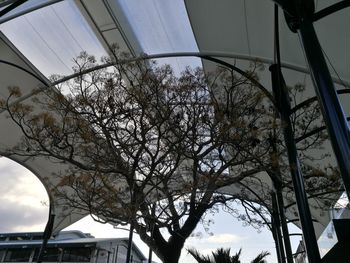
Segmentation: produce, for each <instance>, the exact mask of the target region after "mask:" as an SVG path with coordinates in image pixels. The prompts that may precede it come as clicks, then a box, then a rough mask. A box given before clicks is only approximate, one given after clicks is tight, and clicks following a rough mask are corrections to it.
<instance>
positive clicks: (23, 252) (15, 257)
mask: <svg viewBox="0 0 350 263" xmlns="http://www.w3.org/2000/svg"><path fill="white" fill-rule="evenodd" d="M31 253H32V249H31V248H13V249H9V250H7V253H6V256H5V260H4V261H6V262H28V261H29V258H30V254H31Z"/></svg>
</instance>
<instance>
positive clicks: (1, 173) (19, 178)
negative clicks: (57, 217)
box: [0, 158, 48, 232]
mask: <svg viewBox="0 0 350 263" xmlns="http://www.w3.org/2000/svg"><path fill="white" fill-rule="evenodd" d="M0 179H1V184H0V192H1V195H0V203H1V205H0V222H1V226H0V232H13V231H34V230H35V231H43V229H44V227H45V223H46V220H47V214H48V207H47V206H44V205H43V204H42V202H43V201H46V200H48V197H47V194H46V191H45V188H44V187H43V185H42V184H41V182H40V181H39V180H38V178H36V177H35V175H34V174H33V173H31V172H30V171H29V170H27V169H26V168H24V167H23V166H21V165H19V164H16V163H15V162H13V161H11V160H9V159H7V158H0Z"/></svg>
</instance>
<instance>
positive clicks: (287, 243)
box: [276, 189, 293, 263]
mask: <svg viewBox="0 0 350 263" xmlns="http://www.w3.org/2000/svg"><path fill="white" fill-rule="evenodd" d="M276 190H277V191H276V198H277V207H278V214H279V216H280V220H281V227H282V234H283V241H284V248H285V250H286V257H287V262H288V263H293V252H292V246H291V244H290V238H289V230H288V225H287V219H286V215H285V213H284V204H283V196H282V192H281V189H276Z"/></svg>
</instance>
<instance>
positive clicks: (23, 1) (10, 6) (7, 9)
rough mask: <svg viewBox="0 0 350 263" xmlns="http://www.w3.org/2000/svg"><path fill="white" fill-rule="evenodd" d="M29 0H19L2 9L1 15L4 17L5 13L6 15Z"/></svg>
mask: <svg viewBox="0 0 350 263" xmlns="http://www.w3.org/2000/svg"><path fill="white" fill-rule="evenodd" d="M27 1H28V0H17V1H16V2H14V3H13V4H11V5H9V6H7V7H5V8H4V9H2V10H1V11H0V17H2V16H3V15H6V14H7V13H9V12H11V11H12V10H13V9H15V8H16V7H18V6H20V5H21V4H23V3H25V2H27Z"/></svg>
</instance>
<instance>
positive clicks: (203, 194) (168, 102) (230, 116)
mask: <svg viewBox="0 0 350 263" xmlns="http://www.w3.org/2000/svg"><path fill="white" fill-rule="evenodd" d="M75 62H76V66H75V67H74V70H75V72H77V73H79V72H83V71H84V70H86V69H89V68H92V67H94V66H95V65H96V61H95V59H94V58H93V57H92V56H89V55H87V54H86V53H82V54H81V56H79V57H78V58H77V59H76V60H75ZM253 66H256V65H253ZM247 74H248V75H250V76H251V77H252V78H255V77H256V72H255V69H254V68H252V69H251V70H250V71H248V72H247ZM42 92H44V93H45V96H38V97H37V98H36V99H35V100H34V101H33V102H28V103H26V102H21V100H18V101H19V102H17V103H13V102H14V101H15V100H16V99H18V98H19V97H21V92H20V89H19V88H16V87H15V88H10V95H9V97H8V99H7V100H6V101H2V102H1V107H2V108H3V109H6V110H7V111H8V114H9V116H10V118H12V119H13V121H14V122H15V123H16V124H17V125H18V126H19V127H20V128H21V130H22V132H23V139H22V141H21V142H20V143H19V144H18V145H17V146H16V147H15V148H14V149H8V154H17V155H23V156H45V157H49V158H55V159H56V160H59V161H61V162H64V163H68V164H70V168H69V169H68V170H66V171H62V173H57V174H55V175H53V176H57V177H59V178H60V185H59V187H53V188H52V189H51V191H52V192H53V193H54V194H55V195H56V198H61V199H62V200H64V201H65V202H67V203H68V204H69V205H70V206H72V207H74V208H77V209H81V210H84V211H88V212H89V213H90V214H91V215H93V217H94V219H95V220H97V221H100V222H104V223H105V222H108V223H112V224H119V223H121V222H125V223H130V224H132V225H133V227H134V229H135V231H136V232H137V233H138V234H139V235H140V237H141V239H142V240H143V241H144V242H145V243H146V244H147V245H148V246H149V247H150V248H151V249H152V250H153V251H154V252H155V253H156V254H157V256H158V257H159V258H160V259H161V260H162V261H163V262H167V263H171V262H178V259H179V257H180V254H181V250H182V248H183V246H184V243H185V241H186V239H187V238H188V237H189V236H190V235H191V233H192V232H193V230H194V229H195V227H196V226H197V224H198V223H199V222H200V221H201V219H202V218H203V215H204V214H205V213H206V212H207V211H208V210H210V209H212V208H213V207H214V206H215V205H216V204H226V203H227V202H228V201H229V200H233V199H235V198H237V197H242V193H237V196H235V195H233V196H232V195H231V196H229V195H226V194H220V193H219V192H218V189H221V188H223V187H225V186H228V185H232V184H235V183H239V182H241V181H243V180H244V179H246V178H249V177H250V176H252V175H255V174H257V173H259V172H263V171H265V172H266V171H270V170H273V169H274V167H273V166H271V155H270V152H271V143H269V142H270V141H269V138H270V137H271V136H270V135H271V127H273V129H275V130H277V131H278V129H279V128H278V127H280V125H281V124H276V117H275V115H274V113H273V110H272V109H273V105H272V103H271V102H270V101H269V100H268V99H267V98H266V96H265V95H264V94H263V93H262V92H261V90H259V89H258V87H257V86H256V85H255V84H254V82H251V81H250V80H249V79H247V78H246V77H242V76H237V75H236V74H234V73H233V72H232V71H231V70H228V69H220V70H219V71H217V72H215V73H213V74H206V75H204V74H203V72H202V70H200V69H189V68H188V69H186V70H185V71H184V72H183V73H182V74H181V75H180V76H179V77H177V76H175V75H174V73H173V71H172V69H171V68H170V67H169V66H161V67H157V66H156V65H155V64H153V63H151V62H147V63H146V62H142V61H136V62H130V63H116V64H115V66H113V67H110V68H107V69H99V70H94V71H91V72H90V73H87V74H80V75H79V76H78V77H76V78H74V79H73V80H71V81H68V82H65V83H64V84H62V85H61V86H60V87H59V88H58V90H54V89H51V90H45V91H42ZM63 94H65V95H63ZM304 130H305V129H304ZM312 145H315V143H314V144H312ZM309 148H310V147H309ZM282 153H283V151H281V154H282ZM278 157H280V156H278ZM276 158H277V157H276Z"/></svg>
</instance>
